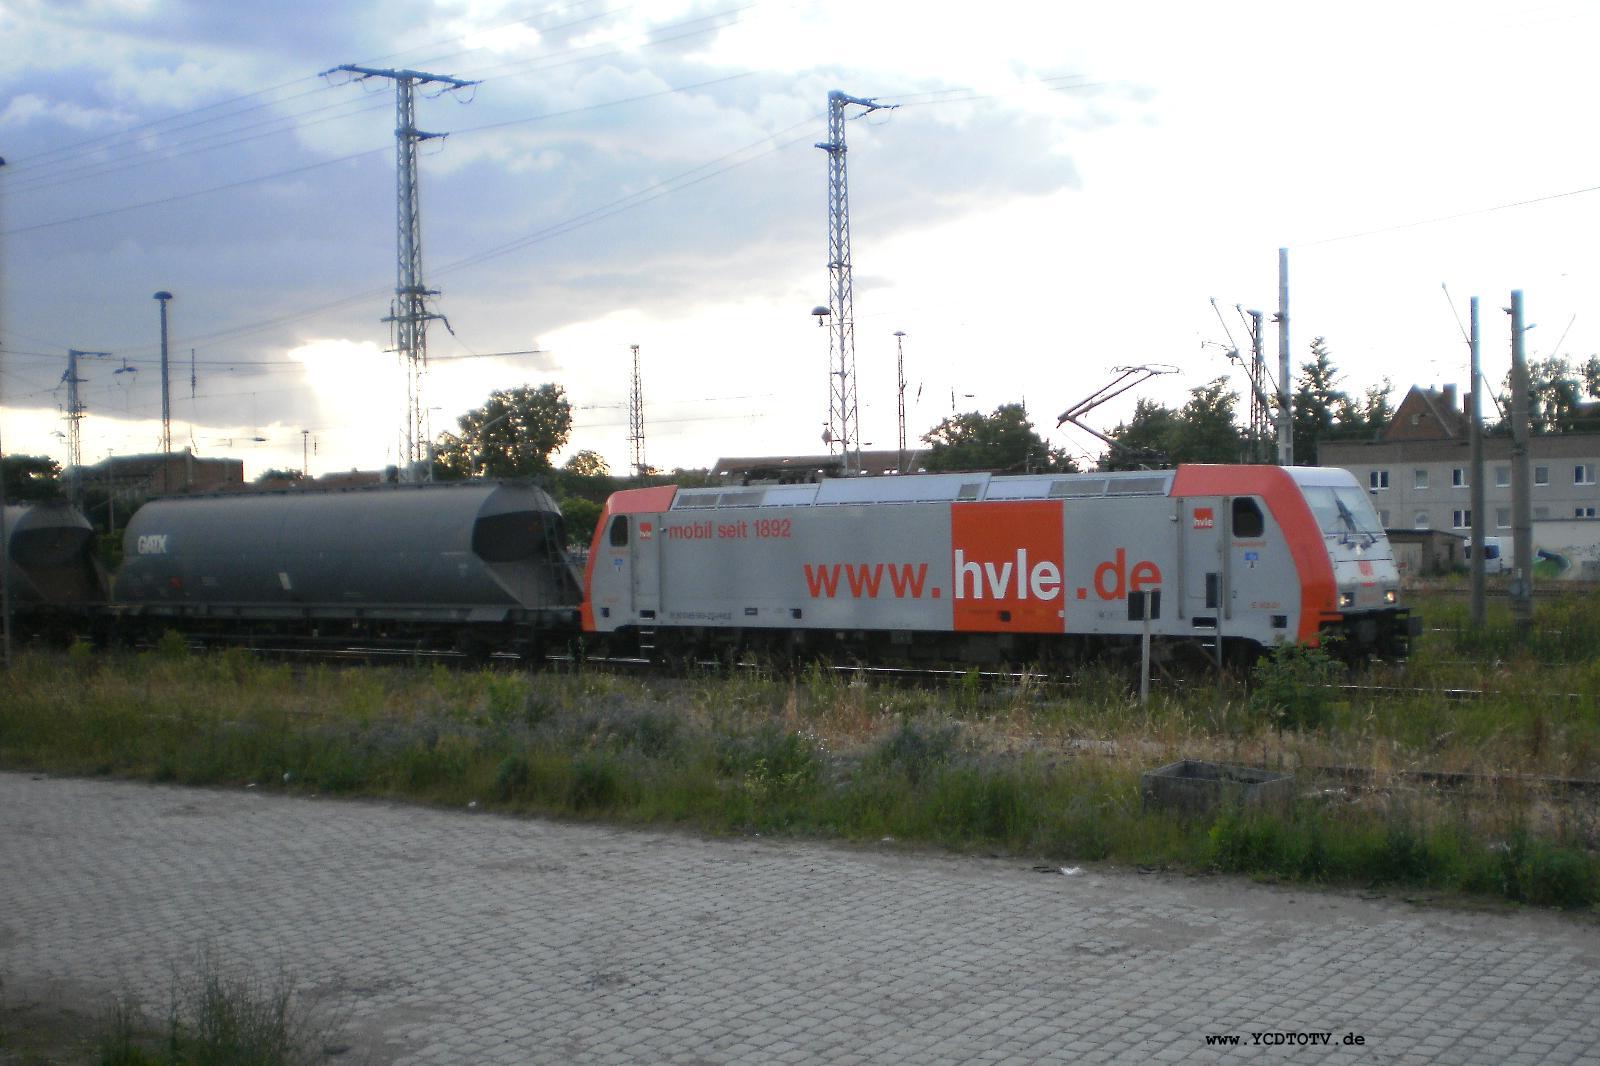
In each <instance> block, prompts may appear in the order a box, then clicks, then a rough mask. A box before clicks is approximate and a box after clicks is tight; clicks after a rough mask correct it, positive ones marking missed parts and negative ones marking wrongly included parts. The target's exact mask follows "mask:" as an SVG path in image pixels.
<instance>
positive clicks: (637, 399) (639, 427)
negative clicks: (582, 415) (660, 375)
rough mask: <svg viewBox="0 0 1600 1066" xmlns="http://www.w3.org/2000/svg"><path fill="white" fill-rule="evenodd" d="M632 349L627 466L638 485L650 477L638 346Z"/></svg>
mask: <svg viewBox="0 0 1600 1066" xmlns="http://www.w3.org/2000/svg"><path fill="white" fill-rule="evenodd" d="M630 347H632V348H633V388H632V390H631V391H630V392H629V394H628V464H629V465H630V466H632V467H633V476H634V477H636V478H638V479H639V482H640V484H643V483H644V480H645V478H647V477H649V476H650V467H649V465H648V464H647V463H646V462H645V461H644V384H643V381H642V379H641V378H640V377H639V346H638V345H637V344H634V345H631V346H630Z"/></svg>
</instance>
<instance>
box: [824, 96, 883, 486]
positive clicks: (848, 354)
mask: <svg viewBox="0 0 1600 1066" xmlns="http://www.w3.org/2000/svg"><path fill="white" fill-rule="evenodd" d="M851 106H854V107H861V108H865V109H866V110H865V111H863V112H862V114H866V113H867V112H870V111H876V110H878V109H879V108H881V107H883V106H885V105H883V104H879V103H876V102H874V101H872V100H862V99H860V98H858V97H855V96H848V95H846V94H845V93H842V92H839V91H838V90H834V91H833V92H831V93H829V94H828V139H827V140H826V141H822V142H819V143H818V144H817V147H818V148H821V149H822V150H823V151H825V152H827V153H828V275H829V286H828V306H827V307H826V308H818V309H817V310H816V311H813V312H812V314H815V315H817V316H818V317H817V322H818V324H819V325H820V324H821V322H822V318H823V317H824V316H830V317H831V318H832V327H833V328H832V331H831V336H832V351H831V355H830V359H829V362H830V366H829V368H828V429H827V433H826V434H825V435H824V439H825V440H826V442H827V445H828V451H829V452H838V453H839V454H842V455H843V457H844V472H845V474H846V475H855V474H859V473H861V411H860V407H859V404H858V403H857V399H856V332H855V293H854V291H853V283H852V281H851V277H850V192H849V188H848V186H847V183H846V175H845V151H846V149H845V143H844V117H845V109H846V108H847V107H851Z"/></svg>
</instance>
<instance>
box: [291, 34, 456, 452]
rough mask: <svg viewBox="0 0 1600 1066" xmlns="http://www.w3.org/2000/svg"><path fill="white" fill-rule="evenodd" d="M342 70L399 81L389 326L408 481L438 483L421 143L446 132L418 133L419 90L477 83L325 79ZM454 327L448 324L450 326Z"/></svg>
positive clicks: (439, 77) (407, 74)
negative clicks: (430, 396)
mask: <svg viewBox="0 0 1600 1066" xmlns="http://www.w3.org/2000/svg"><path fill="white" fill-rule="evenodd" d="M339 70H342V71H344V72H346V73H348V74H351V75H353V76H354V80H365V79H367V78H389V79H391V80H392V81H393V82H394V90H395V95H394V104H395V107H394V112H395V122H394V142H395V207H396V211H395V215H396V222H397V225H396V230H397V239H396V244H397V247H398V264H397V269H396V272H395V287H394V306H393V307H392V308H391V309H390V313H389V317H388V318H386V319H384V321H385V322H391V323H393V324H394V342H395V343H394V347H395V351H396V352H398V353H399V355H400V360H401V363H402V364H403V365H404V366H405V368H406V371H407V374H406V402H407V413H406V459H407V461H406V464H405V466H406V469H405V470H404V471H402V474H403V476H404V477H406V478H407V479H408V480H415V478H416V472H417V470H418V469H419V468H421V469H422V471H423V473H422V479H423V480H426V481H431V480H433V463H432V462H431V461H429V459H430V456H429V449H428V445H429V441H430V439H431V437H430V433H429V428H428V405H427V402H426V401H425V400H424V399H423V391H424V385H425V384H426V381H427V374H428V320H429V319H434V318H443V317H444V316H442V315H440V314H438V313H436V312H432V311H429V310H428V297H430V296H437V295H439V291H438V290H437V289H430V288H428V287H427V286H426V285H424V284H423V282H422V208H421V205H420V202H419V199H418V192H417V145H418V144H420V143H421V142H423V141H427V140H432V139H434V138H436V137H445V136H447V134H443V133H424V132H422V131H421V130H419V129H417V111H416V88H417V86H418V85H430V84H434V83H437V84H439V85H441V86H444V89H443V90H441V91H450V90H453V89H465V88H469V87H470V86H473V85H477V84H478V83H477V82H475V81H463V80H462V79H460V78H452V77H450V76H448V75H445V74H425V73H423V72H422V71H418V70H376V69H374V68H372V67H361V66H356V65H354V64H351V63H345V64H343V65H341V66H337V67H334V68H333V69H332V70H325V71H323V72H322V73H323V75H324V76H326V75H328V74H332V73H333V72H334V71H339ZM448 325H449V323H446V326H447V327H448Z"/></svg>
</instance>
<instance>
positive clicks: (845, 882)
mask: <svg viewBox="0 0 1600 1066" xmlns="http://www.w3.org/2000/svg"><path fill="white" fill-rule="evenodd" d="M205 942H210V943H212V944H214V945H215V946H216V948H217V949H218V952H219V954H220V955H222V956H224V957H226V958H230V959H244V960H249V961H251V962H254V963H256V964H258V965H261V966H263V967H264V968H266V969H270V968H271V966H272V965H273V964H275V963H277V962H279V961H281V962H282V963H283V964H284V965H285V966H286V967H287V968H288V969H289V970H290V971H292V972H293V973H294V974H295V975H297V977H298V978H299V980H300V982H301V983H302V986H310V987H315V988H318V989H320V990H322V991H324V992H326V993H329V994H331V997H332V998H333V999H334V1000H336V1001H337V1002H339V1003H340V1004H342V1005H343V1006H344V1007H345V1008H347V1009H348V1011H349V1017H350V1029H351V1031H352V1033H353V1034H354V1038H355V1042H356V1045H357V1049H358V1051H359V1050H367V1051H369V1052H371V1053H372V1057H373V1058H374V1059H375V1060H376V1061H380V1062H381V1061H395V1062H403V1063H446V1062H461V1063H521V1062H563V1063H564V1062H617V1063H624V1062H626V1063H633V1062H682V1063H730V1062H753V1063H771V1062H779V1063H787V1062H830V1063H832V1062H839V1063H852V1062H885V1063H888V1062H894V1063H900V1062H915V1063H927V1062H951V1063H958V1062H959V1063H967V1062H980V1063H990V1062H1006V1063H1024V1062H1035V1061H1040V1060H1056V1061H1063V1062H1065V1061H1072V1062H1235V1061H1239V1062H1244V1061H1261V1060H1265V1061H1271V1062H1288V1063H1295V1062H1321V1061H1324V1060H1332V1061H1337V1062H1349V1063H1356V1062H1381V1063H1411V1062H1415V1063H1435V1062H1450V1063H1484V1064H1493V1066H1501V1064H1505V1063H1510V1064H1514V1066H1522V1064H1528V1066H1531V1064H1533V1063H1541V1062H1592V1063H1600V928H1597V926H1596V925H1595V924H1594V923H1593V922H1586V921H1583V920H1575V919H1572V918H1567V917H1563V916H1559V915H1551V914H1491V915H1484V914H1463V913H1441V912H1437V911H1431V910H1418V909H1415V908H1412V907H1410V906H1408V905H1406V904H1403V903H1397V902H1388V901H1384V900H1362V899H1360V898H1357V897H1353V896H1344V895H1332V894H1319V893H1314V892H1304V891H1290V890H1286V889H1280V888H1270V887H1263V886H1255V885H1250V884H1247V883H1244V882H1240V881H1237V880H1232V879H1187V878H1181V877H1172V878H1165V877H1141V876H1138V875H1136V874H1124V873H1119V872H1100V871H1089V872H1087V873H1084V874H1081V875H1078V876H1072V877H1065V876H1060V875H1045V874H1040V873H1036V872H1033V871H1032V870H1030V869H1029V867H1028V865H1027V864H1025V863H1020V862H1016V861H1002V860H984V859H958V858H951V857H945V856H929V855H905V854H898V853H894V852H892V851H890V850H888V849H883V850H878V849H852V848H840V847H831V846H824V845H817V844H805V843H794V842H787V841H786V842H771V841H764V840H753V841H746V840H734V841H728V840H701V839H697V838H695V837H692V836H687V835H680V834H662V833H650V832H635V831H622V830H614V829H607V828H598V827H592V826H582V825H566V824H554V823H550V822H543V821H520V820H513V819H508V818H500V817H494V816H485V815H481V814H470V813H467V812H460V813H455V812H446V811H436V810H419V809H415V808H409V807H402V806H391V805H385V804H371V803H350V802H334V801H323V800H315V799H305V798H297V797H285V796H273V795H263V794H260V793H256V792H215V791H202V790H187V789H180V788H170V787H158V786H149V785H140V784H126V783H117V782H105V781H81V780H52V779H43V778H38V777H32V776H29V775H19V774H0V980H4V981H5V982H6V987H7V989H8V990H9V989H15V988H31V989H40V988H50V987H56V988H60V989H73V990H77V992H78V993H79V994H83V993H84V992H85V991H95V990H107V991H109V990H111V989H114V988H117V987H126V986H127V985H129V984H133V985H139V984H146V986H147V987H148V989H149V991H150V994H151V995H152V996H154V998H156V999H157V1000H158V1001H159V1000H160V998H161V997H162V996H163V995H164V990H165V988H166V986H167V982H168V980H169V977H168V974H169V972H170V967H171V965H172V963H173V962H174V961H175V960H180V961H181V960H183V959H185V958H187V957H190V956H191V955H192V953H193V952H194V950H195V948H196V945H198V944H201V943H205ZM1325 1032H1326V1033H1331V1034H1332V1037H1331V1039H1332V1041H1333V1043H1332V1045H1331V1046H1327V1047H1323V1046H1305V1045H1303V1044H1301V1043H1298V1041H1301V1040H1305V1039H1320V1037H1317V1036H1311V1037H1309V1038H1308V1037H1306V1036H1303V1035H1296V1036H1291V1037H1290V1039H1293V1040H1296V1041H1297V1043H1294V1044H1289V1045H1268V1046H1259V1045H1254V1046H1253V1045H1252V1035H1251V1034H1253V1033H1273V1034H1285V1033H1287V1034H1320V1033H1325ZM1207 1034H1214V1035H1229V1034H1231V1035H1235V1036H1238V1037H1240V1038H1241V1040H1242V1043H1243V1045H1244V1046H1241V1047H1237V1048H1219V1047H1216V1046H1208V1045H1207V1042H1206V1036H1207ZM1346 1034H1355V1035H1357V1036H1360V1037H1361V1038H1362V1039H1363V1040H1364V1043H1363V1044H1361V1045H1359V1046H1357V1045H1347V1044H1344V1043H1343V1040H1344V1038H1345V1036H1346ZM1270 1039H1274V1040H1276V1039H1283V1038H1282V1037H1276V1036H1275V1037H1272V1038H1270ZM350 1057H351V1058H358V1057H359V1056H358V1055H357V1054H352V1055H351V1056H350Z"/></svg>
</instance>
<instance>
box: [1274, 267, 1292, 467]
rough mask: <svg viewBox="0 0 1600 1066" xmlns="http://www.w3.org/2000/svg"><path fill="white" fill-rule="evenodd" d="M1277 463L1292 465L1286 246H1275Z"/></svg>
mask: <svg viewBox="0 0 1600 1066" xmlns="http://www.w3.org/2000/svg"><path fill="white" fill-rule="evenodd" d="M1273 321H1274V322H1276V323H1277V324H1278V465H1279V466H1293V465H1294V412H1293V411H1292V410H1291V408H1290V392H1289V386H1290V380H1289V249H1287V248H1279V249H1278V313H1277V315H1276V316H1275V317H1274V318H1273Z"/></svg>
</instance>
